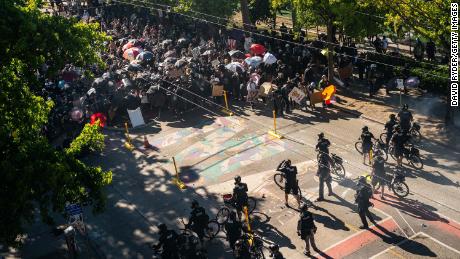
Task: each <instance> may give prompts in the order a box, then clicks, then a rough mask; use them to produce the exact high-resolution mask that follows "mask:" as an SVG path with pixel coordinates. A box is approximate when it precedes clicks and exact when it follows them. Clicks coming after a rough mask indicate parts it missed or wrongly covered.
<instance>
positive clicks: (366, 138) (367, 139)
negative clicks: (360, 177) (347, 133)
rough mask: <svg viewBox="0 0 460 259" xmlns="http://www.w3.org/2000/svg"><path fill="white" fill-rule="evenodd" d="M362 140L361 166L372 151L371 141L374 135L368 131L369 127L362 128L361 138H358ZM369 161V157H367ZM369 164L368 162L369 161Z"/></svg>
mask: <svg viewBox="0 0 460 259" xmlns="http://www.w3.org/2000/svg"><path fill="white" fill-rule="evenodd" d="M359 139H360V140H362V142H363V143H362V152H363V164H366V158H367V157H369V152H370V151H371V149H372V140H373V139H375V137H374V134H372V133H371V132H370V131H369V127H367V126H364V127H363V128H362V133H361V136H360V137H359ZM369 160H370V157H369ZM369 163H370V161H369Z"/></svg>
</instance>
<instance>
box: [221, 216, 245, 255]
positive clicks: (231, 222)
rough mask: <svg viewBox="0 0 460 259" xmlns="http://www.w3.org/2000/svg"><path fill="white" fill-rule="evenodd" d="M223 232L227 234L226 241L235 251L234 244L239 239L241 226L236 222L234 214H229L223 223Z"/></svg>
mask: <svg viewBox="0 0 460 259" xmlns="http://www.w3.org/2000/svg"><path fill="white" fill-rule="evenodd" d="M224 227H225V231H226V232H227V241H228V242H229V243H230V247H231V248H232V250H234V249H235V243H236V241H237V240H238V239H240V238H241V233H242V232H241V231H242V226H241V222H239V221H237V220H236V213H235V212H234V211H232V212H230V215H229V218H228V220H227V222H225V225H224Z"/></svg>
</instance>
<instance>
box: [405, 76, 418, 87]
mask: <svg viewBox="0 0 460 259" xmlns="http://www.w3.org/2000/svg"><path fill="white" fill-rule="evenodd" d="M404 85H405V86H406V87H409V88H417V87H418V86H419V85H420V79H419V78H418V77H416V76H411V77H409V78H408V79H406V81H405V82H404Z"/></svg>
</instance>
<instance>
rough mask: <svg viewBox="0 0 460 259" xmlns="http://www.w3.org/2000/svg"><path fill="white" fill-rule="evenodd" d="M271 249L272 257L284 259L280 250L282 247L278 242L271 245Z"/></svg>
mask: <svg viewBox="0 0 460 259" xmlns="http://www.w3.org/2000/svg"><path fill="white" fill-rule="evenodd" d="M269 249H270V257H271V258H273V259H284V256H283V254H282V253H281V252H280V247H279V246H278V245H277V244H274V245H271V246H270V247H269Z"/></svg>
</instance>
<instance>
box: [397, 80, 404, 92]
mask: <svg viewBox="0 0 460 259" xmlns="http://www.w3.org/2000/svg"><path fill="white" fill-rule="evenodd" d="M396 88H398V89H399V90H404V80H403V79H396Z"/></svg>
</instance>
